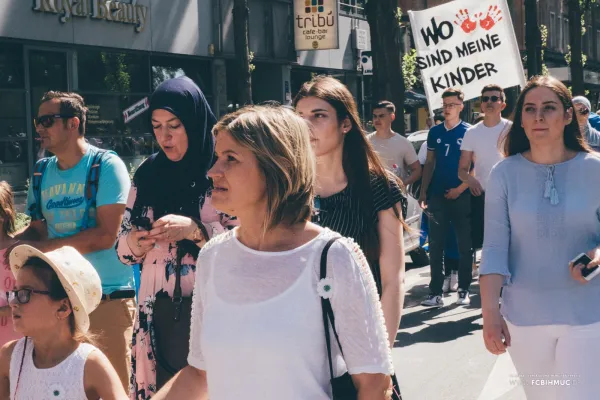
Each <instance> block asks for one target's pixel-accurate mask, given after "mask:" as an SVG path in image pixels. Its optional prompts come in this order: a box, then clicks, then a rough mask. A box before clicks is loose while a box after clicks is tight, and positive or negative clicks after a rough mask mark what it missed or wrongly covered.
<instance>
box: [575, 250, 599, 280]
mask: <svg viewBox="0 0 600 400" xmlns="http://www.w3.org/2000/svg"><path fill="white" fill-rule="evenodd" d="M571 262H572V263H573V265H574V266H577V265H579V264H581V265H583V266H587V265H588V264H589V263H591V262H592V259H591V258H590V257H588V255H587V254H585V253H581V254H580V255H578V256H577V257H575V258H574V259H573V260H572V261H571ZM598 274H600V268H599V266H598V265H596V266H595V267H593V268H582V270H581V275H583V277H584V278H585V280H586V281H591V280H592V279H593V278H595V277H596V275H598Z"/></svg>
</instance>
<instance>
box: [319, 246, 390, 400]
mask: <svg viewBox="0 0 600 400" xmlns="http://www.w3.org/2000/svg"><path fill="white" fill-rule="evenodd" d="M339 238H340V237H339V236H338V237H334V238H332V239H330V240H329V241H328V242H327V244H326V245H325V247H324V248H323V252H322V253H321V271H320V276H319V279H325V278H326V277H327V253H328V252H329V248H330V247H331V245H333V243H335V241H336V240H338V239H339ZM321 309H322V314H323V328H324V329H325V344H326V345H327V358H328V362H329V374H330V376H331V381H330V382H331V392H332V398H333V400H356V399H357V398H358V392H357V391H356V387H355V386H354V382H353V381H352V377H351V376H350V373H348V372H346V373H345V374H343V375H342V376H338V377H337V378H335V377H334V375H333V360H332V358H331V337H330V336H331V335H330V333H329V324H330V323H331V328H332V330H333V335H334V336H335V341H336V342H337V345H338V347H339V349H340V353H341V354H342V357H343V356H344V351H343V350H342V345H341V343H340V338H339V337H338V334H337V331H336V329H335V318H334V315H333V308H332V307H331V301H329V299H326V298H324V297H321ZM392 382H393V393H392V400H402V396H401V395H400V387H399V386H398V381H397V379H396V375H392Z"/></svg>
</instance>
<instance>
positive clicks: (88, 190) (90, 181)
mask: <svg viewBox="0 0 600 400" xmlns="http://www.w3.org/2000/svg"><path fill="white" fill-rule="evenodd" d="M106 153H107V150H102V149H97V150H96V154H94V157H93V158H92V165H91V166H90V169H89V170H88V175H87V179H86V182H85V212H84V213H83V221H82V223H81V230H86V229H87V228H88V225H89V221H88V220H89V212H90V209H91V208H95V207H96V195H97V194H98V183H99V181H100V168H101V166H102V157H104V155H105V154H106Z"/></svg>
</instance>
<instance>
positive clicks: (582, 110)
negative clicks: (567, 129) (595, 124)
mask: <svg viewBox="0 0 600 400" xmlns="http://www.w3.org/2000/svg"><path fill="white" fill-rule="evenodd" d="M577 113H578V114H579V115H588V114H589V113H590V110H588V109H587V108H582V109H581V110H577Z"/></svg>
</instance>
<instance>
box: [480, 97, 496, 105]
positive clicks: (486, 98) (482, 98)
mask: <svg viewBox="0 0 600 400" xmlns="http://www.w3.org/2000/svg"><path fill="white" fill-rule="evenodd" d="M490 100H491V101H492V103H495V102H497V101H498V100H501V98H500V97H498V96H482V97H481V101H482V102H483V103H487V102H488V101H490Z"/></svg>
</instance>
